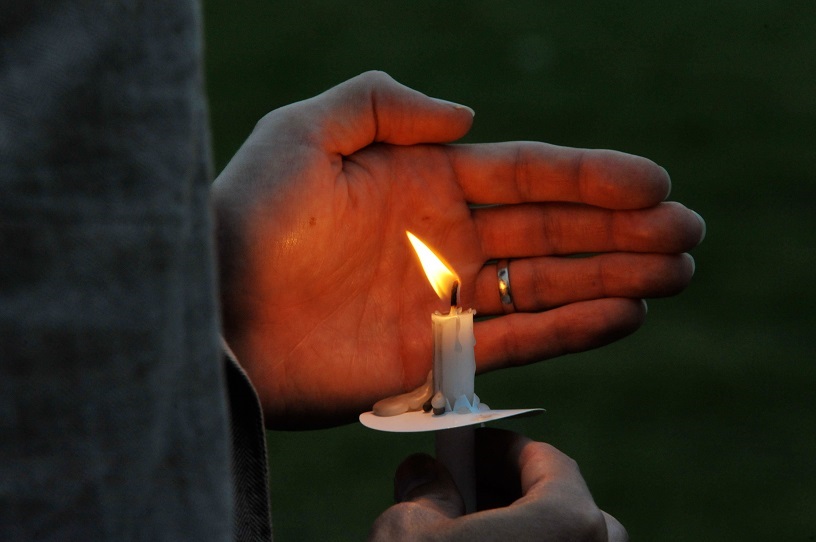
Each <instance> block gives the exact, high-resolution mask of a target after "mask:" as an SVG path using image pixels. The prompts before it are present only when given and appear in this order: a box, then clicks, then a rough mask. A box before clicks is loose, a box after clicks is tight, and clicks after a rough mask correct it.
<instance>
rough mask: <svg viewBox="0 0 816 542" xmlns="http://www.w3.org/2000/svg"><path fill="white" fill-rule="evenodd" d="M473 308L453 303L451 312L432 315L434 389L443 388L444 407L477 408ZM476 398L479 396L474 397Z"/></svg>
mask: <svg viewBox="0 0 816 542" xmlns="http://www.w3.org/2000/svg"><path fill="white" fill-rule="evenodd" d="M475 312H476V311H474V310H473V309H467V310H464V311H463V310H462V309H461V308H459V307H451V310H450V313H448V314H442V313H440V312H436V313H434V314H432V315H431V322H432V324H433V344H434V359H433V363H434V365H433V375H434V376H433V378H434V393H437V392H442V394H443V396H444V397H445V400H446V405H445V411H446V412H450V411H454V412H474V411H476V410H477V409H478V406H479V405H478V398H477V397H476V395H475V394H474V393H473V381H474V377H475V376H476V359H475V357H474V355H473V347H474V345H475V344H476V340H475V338H474V336H473V315H474V314H475ZM474 399H476V400H475V401H474Z"/></svg>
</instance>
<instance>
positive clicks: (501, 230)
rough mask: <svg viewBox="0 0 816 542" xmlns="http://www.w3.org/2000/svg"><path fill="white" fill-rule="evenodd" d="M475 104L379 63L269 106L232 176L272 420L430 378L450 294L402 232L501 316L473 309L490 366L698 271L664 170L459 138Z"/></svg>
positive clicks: (259, 367) (523, 357) (236, 269)
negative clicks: (420, 87)
mask: <svg viewBox="0 0 816 542" xmlns="http://www.w3.org/2000/svg"><path fill="white" fill-rule="evenodd" d="M472 122H473V116H472V113H471V111H470V110H469V109H467V108H465V107H462V106H458V105H456V104H452V103H450V102H444V101H440V100H436V99H432V98H429V97H427V96H425V95H423V94H420V93H419V92H416V91H413V90H411V89H409V88H407V87H404V86H402V85H400V84H398V83H396V82H395V81H393V80H392V79H391V78H390V77H388V76H387V75H385V74H383V73H378V72H371V73H366V74H363V75H361V76H358V77H356V78H354V79H352V80H350V81H347V82H346V83H343V84H341V85H339V86H337V87H335V88H332V89H330V90H328V91H327V92H325V93H323V94H321V95H319V96H317V97H315V98H312V99H309V100H306V101H303V102H298V103H295V104H292V105H289V106H286V107H283V108H281V109H278V110H275V111H273V112H271V113H269V114H268V115H267V116H265V117H264V118H263V119H262V120H261V121H260V122H259V123H258V125H257V126H256V128H255V130H254V131H253V133H252V134H251V135H250V137H249V138H248V140H247V141H246V143H245V144H244V145H243V146H242V148H241V149H240V150H239V151H238V153H237V154H236V156H235V157H234V158H233V160H232V161H231V162H230V164H229V165H228V166H227V167H226V168H225V170H224V171H223V173H222V174H221V175H220V176H219V177H218V179H217V180H216V182H215V184H214V187H213V198H214V204H215V208H216V213H217V224H218V232H217V234H218V249H219V260H220V272H221V300H222V305H223V320H224V334H225V337H226V340H227V342H228V343H229V344H230V346H231V347H232V349H233V350H234V351H235V353H236V355H237V357H238V359H239V360H240V362H241V363H242V365H243V366H244V367H245V369H246V370H247V372H248V374H249V376H250V378H251V379H252V381H253V383H254V385H255V387H256V388H257V390H258V393H259V396H260V398H261V402H262V404H263V406H264V410H265V414H266V420H267V425H269V426H270V427H309V426H325V425H331V424H336V423H342V422H346V421H349V420H351V419H353V417H354V416H356V414H358V413H359V412H361V411H363V410H366V409H368V408H370V407H371V405H372V404H373V403H374V402H375V401H376V400H377V399H380V398H382V397H384V396H387V395H391V394H394V393H398V392H402V391H405V390H408V389H411V388H412V387H415V386H417V385H419V384H420V383H421V382H422V381H424V379H425V376H426V375H427V372H428V370H429V368H430V365H431V333H430V315H431V313H432V312H433V311H434V310H436V309H441V310H446V309H447V307H446V304H447V302H446V301H444V300H440V299H438V298H437V296H436V295H435V294H434V292H433V290H432V289H431V287H430V285H429V284H428V282H427V279H426V278H425V276H424V273H423V271H422V269H421V267H420V265H419V263H418V261H417V260H416V257H415V255H414V253H413V250H412V248H411V246H410V244H409V243H408V241H407V239H406V236H405V231H406V230H410V231H411V232H413V233H415V234H416V235H417V236H419V237H420V238H421V239H423V240H424V241H425V242H426V243H427V244H428V245H429V246H431V247H432V248H433V249H435V250H436V251H437V252H438V253H439V254H441V255H442V256H443V257H444V258H445V259H446V260H447V261H448V262H449V263H450V264H451V265H452V266H453V267H454V269H455V270H456V272H457V273H458V274H459V276H460V277H461V279H462V290H461V305H462V306H463V307H466V308H467V307H472V308H474V309H476V310H477V312H478V314H479V315H481V316H491V315H494V316H497V317H496V318H491V319H486V320H484V321H479V322H477V324H476V325H475V336H476V361H477V367H478V370H479V371H486V370H493V369H498V368H502V367H506V366H510V365H519V364H525V363H530V362H534V361H538V360H541V359H545V358H548V357H553V356H557V355H560V354H564V353H567V352H576V351H581V350H586V349H590V348H594V347H597V346H600V345H603V344H607V343H609V342H612V341H614V340H617V339H619V338H621V337H623V336H625V335H627V334H629V333H631V332H632V331H634V330H635V329H637V328H638V327H639V326H640V325H641V323H642V321H643V318H644V316H645V310H646V309H645V304H644V303H643V301H642V300H641V298H644V297H655V296H665V295H672V294H675V293H677V292H679V291H680V290H682V289H683V288H684V287H685V286H686V285H687V284H688V282H689V281H690V279H691V276H692V274H693V271H694V262H693V260H692V259H691V257H690V256H689V255H687V254H684V252H685V251H687V250H689V249H691V248H692V247H694V246H695V245H697V244H698V243H699V242H700V240H701V239H702V237H703V234H704V229H705V226H704V223H703V222H702V219H700V218H699V216H698V215H696V213H693V212H692V211H689V210H688V209H686V208H685V207H683V206H682V205H680V204H677V203H669V202H663V200H664V199H665V198H666V196H667V195H668V192H669V189H670V181H669V178H668V176H667V174H666V172H665V171H664V170H663V169H662V168H660V167H659V166H657V165H655V164H654V163H653V162H651V161H649V160H646V159H644V158H640V157H636V156H631V155H627V154H623V153H618V152H613V151H605V150H597V151H596V150H580V149H570V148H564V147H557V146H553V145H548V144H544V143H532V142H516V143H496V144H482V145H450V144H446V143H449V142H451V141H454V140H456V139H458V138H460V137H462V136H463V135H464V134H465V133H466V132H467V131H468V130H469V128H470V126H471V124H472ZM483 204H484V205H487V204H490V205H491V206H483ZM474 205H475V206H476V207H474ZM590 253H591V254H595V255H594V256H592V257H575V258H567V257H565V256H569V255H585V254H590ZM503 258H508V259H510V261H511V264H510V278H511V287H512V293H513V298H514V305H510V306H508V305H503V304H502V303H501V301H500V298H499V292H498V282H497V277H496V264H495V263H494V262H493V260H496V259H503Z"/></svg>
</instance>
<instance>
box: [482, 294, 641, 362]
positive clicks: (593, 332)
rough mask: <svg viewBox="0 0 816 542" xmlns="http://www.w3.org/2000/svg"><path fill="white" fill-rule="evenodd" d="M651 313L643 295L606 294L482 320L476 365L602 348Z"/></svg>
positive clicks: (547, 356) (536, 358)
mask: <svg viewBox="0 0 816 542" xmlns="http://www.w3.org/2000/svg"><path fill="white" fill-rule="evenodd" d="M645 316H646V304H645V302H643V301H642V300H639V299H626V298H605V299H596V300H592V301H581V302H578V303H570V304H569V305H565V306H563V307H558V308H556V309H553V310H550V311H547V312H542V313H514V314H508V315H506V316H500V317H497V318H492V319H488V320H484V321H481V322H477V323H476V325H475V326H474V334H475V335H476V349H475V351H476V369H477V371H479V372H486V371H491V370H494V369H500V368H503V367H508V366H513V365H526V364H528V363H533V362H536V361H539V360H543V359H548V358H552V357H556V356H560V355H563V354H570V353H574V352H581V351H584V350H591V349H593V348H598V347H600V346H603V345H606V344H609V343H612V342H614V341H616V340H618V339H621V338H623V337H625V336H627V335H629V334H631V333H633V332H634V331H635V330H637V329H638V328H639V327H640V326H641V325H642V324H643V320H644V318H645Z"/></svg>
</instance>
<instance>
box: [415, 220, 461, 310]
mask: <svg viewBox="0 0 816 542" xmlns="http://www.w3.org/2000/svg"><path fill="white" fill-rule="evenodd" d="M405 234H406V235H407V236H408V240H409V241H411V245H413V247H414V251H416V253H417V256H419V263H421V264H422V269H424V270H425V275H426V276H427V277H428V282H430V283H431V286H432V287H433V289H434V291H435V292H436V295H438V296H439V298H440V299H444V298H445V297H449V296H450V295H451V291H452V290H453V283H454V282H458V281H459V275H457V274H456V273H455V272H454V271H453V270H452V269H451V268H450V267H449V266H448V265H447V264H445V262H444V261H442V259H441V258H440V257H439V256H437V255H436V254H435V253H434V251H433V250H431V249H430V248H428V246H427V245H426V244H425V243H423V242H422V241H420V240H419V238H418V237H417V236H416V235H414V234H413V233H411V232H409V231H406V232H405Z"/></svg>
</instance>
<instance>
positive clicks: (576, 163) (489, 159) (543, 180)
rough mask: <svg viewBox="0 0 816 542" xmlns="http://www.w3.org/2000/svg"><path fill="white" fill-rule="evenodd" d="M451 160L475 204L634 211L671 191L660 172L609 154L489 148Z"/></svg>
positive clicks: (466, 149) (462, 149)
mask: <svg viewBox="0 0 816 542" xmlns="http://www.w3.org/2000/svg"><path fill="white" fill-rule="evenodd" d="M450 159H451V164H452V165H453V168H454V170H455V172H456V174H457V176H458V178H459V183H460V185H461V187H462V190H463V191H464V193H465V197H466V199H467V201H469V202H471V203H477V204H495V203H523V202H541V201H571V202H578V203H587V204H590V205H596V206H599V207H608V208H611V209H638V208H643V207H650V206H652V205H654V204H656V203H658V202H660V201H663V200H664V199H666V197H667V196H668V194H669V191H670V189H671V180H670V179H669V175H668V173H666V170H665V169H663V168H662V167H660V166H658V165H657V164H655V163H654V162H652V161H651V160H648V159H646V158H642V157H640V156H634V155H631V154H626V153H622V152H617V151H610V150H591V149H574V148H569V147H559V146H556V145H549V144H546V143H537V142H513V143H492V144H480V145H457V146H454V147H452V148H451V149H450Z"/></svg>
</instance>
